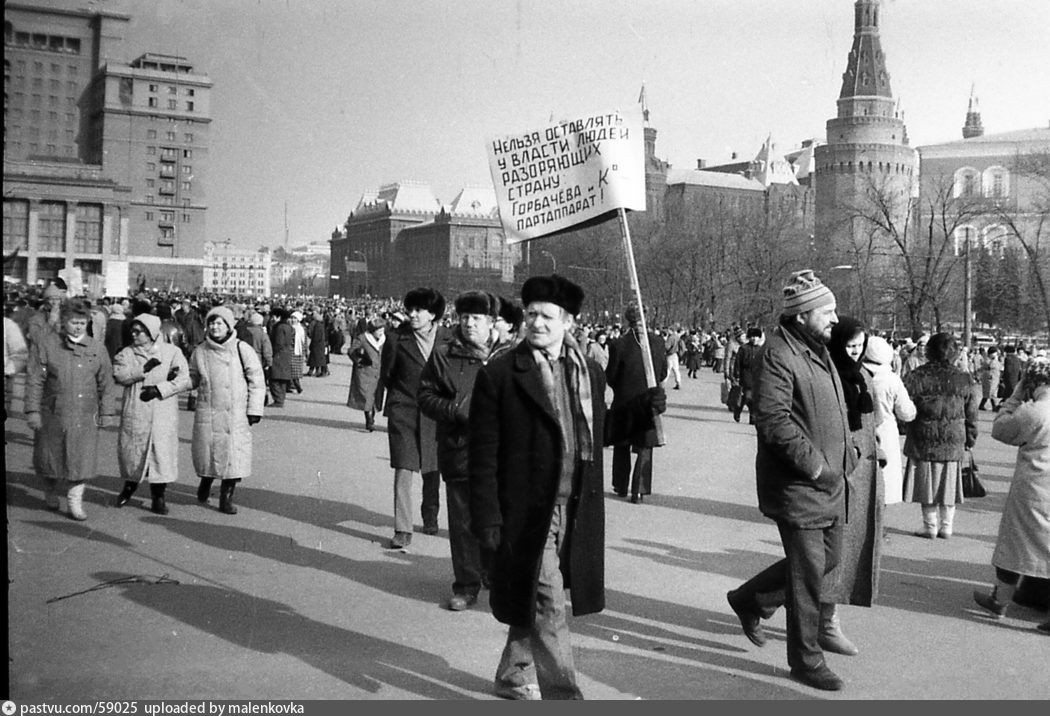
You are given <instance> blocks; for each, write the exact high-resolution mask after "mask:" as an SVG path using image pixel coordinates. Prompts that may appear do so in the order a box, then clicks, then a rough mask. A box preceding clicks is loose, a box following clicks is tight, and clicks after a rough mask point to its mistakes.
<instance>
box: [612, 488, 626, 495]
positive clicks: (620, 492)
mask: <svg viewBox="0 0 1050 716" xmlns="http://www.w3.org/2000/svg"><path fill="white" fill-rule="evenodd" d="M613 492H614V493H616V496H617V497H627V490H617V489H615V488H614V489H613Z"/></svg>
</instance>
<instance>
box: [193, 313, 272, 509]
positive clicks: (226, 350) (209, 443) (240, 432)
mask: <svg viewBox="0 0 1050 716" xmlns="http://www.w3.org/2000/svg"><path fill="white" fill-rule="evenodd" d="M204 325H205V328H206V329H207V337H206V338H205V339H204V342H203V343H201V344H200V345H199V346H197V348H196V349H195V350H194V351H193V355H192V356H190V361H189V366H190V380H191V382H192V384H193V387H194V388H196V389H197V408H196V411H195V412H194V415H193V441H192V445H191V452H192V454H193V468H194V470H196V472H197V477H198V478H200V484H199V486H198V487H197V501H198V502H200V503H201V504H207V502H208V500H209V497H210V495H211V487H212V483H213V482H214V481H215V480H216V479H218V480H221V483H220V485H219V512H223V513H225V514H228V515H235V514H237V508H236V507H235V506H234V504H233V493H234V489H235V488H236V486H237V484H238V483H239V482H240V481H241V480H243V479H245V478H247V477H251V473H252V434H251V430H250V428H251V426H252V425H255V424H256V423H258V422H259V421H260V420H262V416H263V402H264V399H263V396H264V393H265V392H266V381H265V379H264V378H263V369H262V363H261V362H260V361H259V357H258V356H257V355H256V354H255V351H253V350H251V349H250V348H249V346H248V345H247V344H245V343H244V342H243V341H240V340H239V339H238V338H237V336H236V335H235V334H234V328H233V327H234V318H233V312H232V311H230V309H228V308H226V307H224V306H218V307H216V308H213V309H211V310H210V311H208V314H207V316H206V317H205V321H204Z"/></svg>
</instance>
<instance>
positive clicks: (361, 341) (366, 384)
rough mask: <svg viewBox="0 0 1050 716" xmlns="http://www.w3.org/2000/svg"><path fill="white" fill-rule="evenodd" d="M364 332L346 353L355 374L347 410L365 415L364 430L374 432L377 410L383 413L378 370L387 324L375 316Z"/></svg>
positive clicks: (351, 378)
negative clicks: (351, 409) (350, 409)
mask: <svg viewBox="0 0 1050 716" xmlns="http://www.w3.org/2000/svg"><path fill="white" fill-rule="evenodd" d="M367 325H368V328H367V330H366V331H365V332H364V333H362V334H361V335H360V336H358V337H357V338H355V339H354V340H353V342H352V343H351V345H350V349H349V350H348V351H347V352H346V353H347V356H349V358H350V362H351V363H352V364H353V366H354V371H353V373H352V374H351V375H350V393H349V395H347V397H346V406H347V407H348V408H353V409H354V410H363V411H364V413H365V429H366V430H367V431H368V432H372V431H373V430H375V426H376V409H382V407H383V396H382V392H381V391H380V390H379V366H380V359H381V357H382V355H383V344H384V343H386V321H384V320H383V319H382V318H379V317H378V316H376V317H374V318H372V319H370V320H369V321H368V324H367Z"/></svg>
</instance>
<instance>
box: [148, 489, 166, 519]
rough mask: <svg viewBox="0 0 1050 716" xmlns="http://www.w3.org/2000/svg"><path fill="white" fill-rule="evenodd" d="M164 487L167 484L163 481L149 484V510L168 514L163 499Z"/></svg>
mask: <svg viewBox="0 0 1050 716" xmlns="http://www.w3.org/2000/svg"><path fill="white" fill-rule="evenodd" d="M166 487H167V485H166V484H165V483H161V484H159V485H150V486H149V492H150V496H151V497H152V498H153V499H152V500H151V502H150V507H149V509H150V512H153V513H156V514H158V515H166V514H168V505H167V503H166V502H165V500H164V489H165V488H166Z"/></svg>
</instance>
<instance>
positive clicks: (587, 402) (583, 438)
mask: <svg viewBox="0 0 1050 716" xmlns="http://www.w3.org/2000/svg"><path fill="white" fill-rule="evenodd" d="M562 353H563V354H564V355H565V357H566V359H567V360H566V361H565V368H566V375H567V376H568V379H569V403H570V404H571V406H572V419H573V424H574V425H575V426H576V431H575V432H576V454H577V456H578V457H579V459H580V460H582V461H584V462H593V461H594V432H593V428H594V404H593V403H592V402H591V376H590V373H588V371H587V360H586V359H585V358H584V356H583V351H581V350H580V344H579V343H577V342H576V339H575V338H573V337H572V336H571V335H570V334H569V333H566V334H565V340H564V342H563V344H562ZM532 357H533V359H534V360H535V361H536V365H537V366H539V369H540V378H541V379H542V380H543V388H544V389H545V390H546V391H547V395H548V396H550V398H551V404H552V405H554V406H557V405H558V400H557V398H556V397H555V395H556V394H555V392H554V391H555V390H556V386H555V385H554V373H553V371H552V369H551V364H550V361H551V360H557V359H556V358H554V359H552V358H550V356H548V355H547V354H546V353H544V352H543V351H541V350H539V349H538V348H533V349H532ZM563 432H564V429H563Z"/></svg>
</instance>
